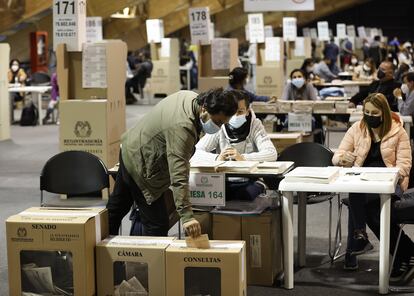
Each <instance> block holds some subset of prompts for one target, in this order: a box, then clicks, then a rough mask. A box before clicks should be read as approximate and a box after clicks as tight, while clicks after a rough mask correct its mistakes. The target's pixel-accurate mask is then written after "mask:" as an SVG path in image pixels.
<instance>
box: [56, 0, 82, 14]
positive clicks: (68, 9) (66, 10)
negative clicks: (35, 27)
mask: <svg viewBox="0 0 414 296" xmlns="http://www.w3.org/2000/svg"><path fill="white" fill-rule="evenodd" d="M75 2H76V1H74V0H71V1H70V0H61V1H56V2H55V6H56V12H57V14H75V6H76V3H75ZM85 6H86V3H85V1H83V0H81V1H79V9H80V12H81V13H83V12H84V11H85Z"/></svg>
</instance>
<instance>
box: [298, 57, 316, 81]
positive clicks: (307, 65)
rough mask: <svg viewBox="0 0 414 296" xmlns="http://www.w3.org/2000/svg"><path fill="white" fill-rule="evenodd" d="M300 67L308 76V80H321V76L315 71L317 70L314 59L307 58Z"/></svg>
mask: <svg viewBox="0 0 414 296" xmlns="http://www.w3.org/2000/svg"><path fill="white" fill-rule="evenodd" d="M300 69H301V70H302V71H303V72H304V73H305V76H306V77H308V80H309V81H311V82H320V81H321V78H320V77H319V76H318V75H316V74H315V73H313V71H314V70H315V62H314V60H313V59H310V58H308V59H305V60H304V61H303V64H302V67H300Z"/></svg>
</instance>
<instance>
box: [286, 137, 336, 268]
mask: <svg viewBox="0 0 414 296" xmlns="http://www.w3.org/2000/svg"><path fill="white" fill-rule="evenodd" d="M332 157H333V152H332V151H331V150H330V149H329V148H327V147H325V146H323V145H321V144H318V143H298V144H295V145H293V146H290V147H288V148H286V149H285V150H283V152H282V153H281V154H280V156H279V157H278V161H293V162H294V163H295V167H301V166H302V167H303V166H305V167H327V166H332V165H333V164H332ZM335 196H336V197H337V198H338V211H339V203H340V196H339V194H335V193H317V192H313V193H308V195H307V199H306V202H307V204H309V205H311V204H316V203H321V202H325V201H329V257H330V258H331V261H333V260H334V258H335V257H336V256H337V255H338V253H339V250H340V246H337V245H335V248H334V249H333V250H332V236H331V229H332V199H333V198H334V197H335ZM294 203H298V196H297V195H296V196H294ZM336 241H337V239H335V242H336Z"/></svg>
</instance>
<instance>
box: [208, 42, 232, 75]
mask: <svg viewBox="0 0 414 296" xmlns="http://www.w3.org/2000/svg"><path fill="white" fill-rule="evenodd" d="M211 51H212V53H211V68H212V69H213V70H228V69H230V39H225V38H215V39H213V40H212V41H211Z"/></svg>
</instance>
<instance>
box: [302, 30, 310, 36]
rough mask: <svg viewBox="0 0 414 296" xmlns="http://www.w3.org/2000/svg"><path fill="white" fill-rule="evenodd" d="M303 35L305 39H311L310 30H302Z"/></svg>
mask: <svg viewBox="0 0 414 296" xmlns="http://www.w3.org/2000/svg"><path fill="white" fill-rule="evenodd" d="M302 34H303V37H311V34H310V29H309V28H303V29H302Z"/></svg>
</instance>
